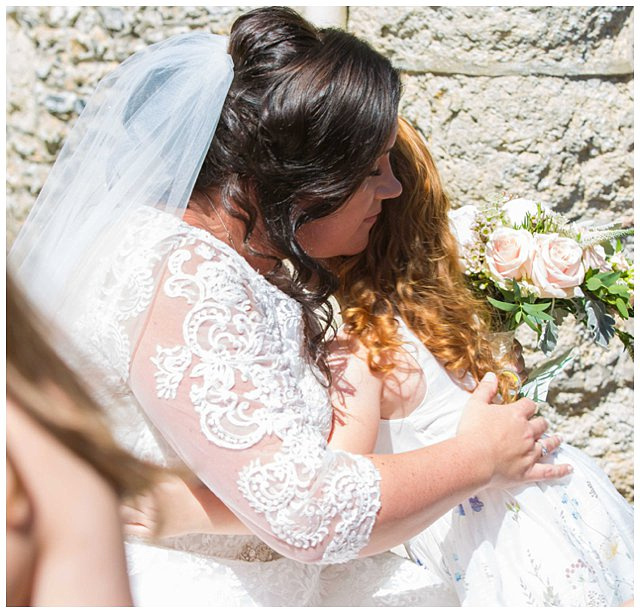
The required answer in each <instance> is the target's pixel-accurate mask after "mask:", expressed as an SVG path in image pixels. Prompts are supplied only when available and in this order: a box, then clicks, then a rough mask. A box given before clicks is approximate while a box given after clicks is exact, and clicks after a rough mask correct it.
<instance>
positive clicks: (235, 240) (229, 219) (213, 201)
mask: <svg viewBox="0 0 640 613" xmlns="http://www.w3.org/2000/svg"><path fill="white" fill-rule="evenodd" d="M183 221H184V222H186V223H188V224H189V225H190V226H194V227H196V228H200V229H202V230H205V231H207V232H209V234H212V235H213V236H215V237H216V238H217V239H218V240H220V241H222V242H223V243H225V244H227V245H229V247H231V248H232V249H233V250H234V251H236V252H237V253H239V254H240V255H241V256H242V257H243V258H244V259H245V260H247V262H248V263H249V265H250V266H251V267H252V268H254V269H255V270H257V271H258V272H259V273H261V274H266V273H268V272H269V271H271V270H273V268H274V266H275V264H276V263H275V262H274V260H273V259H271V258H268V257H258V256H256V255H254V254H253V253H251V249H249V247H251V248H252V249H253V250H254V251H257V252H259V253H268V252H269V249H268V247H267V246H266V245H264V244H263V240H261V239H262V235H263V233H262V232H261V231H260V229H259V228H256V229H255V231H254V232H253V234H252V236H251V240H250V241H249V244H247V243H245V242H244V235H245V226H244V223H243V222H242V221H241V220H240V219H236V218H235V217H233V216H232V215H230V214H229V213H228V212H227V210H226V209H225V208H224V207H223V206H222V205H221V204H220V201H219V198H218V197H217V195H216V194H215V193H214V194H212V193H208V194H207V193H205V192H199V191H195V192H194V193H193V195H192V196H191V199H190V200H189V204H188V206H187V209H186V211H185V213H184V216H183Z"/></svg>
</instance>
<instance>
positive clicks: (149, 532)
mask: <svg viewBox="0 0 640 613" xmlns="http://www.w3.org/2000/svg"><path fill="white" fill-rule="evenodd" d="M153 530H154V529H153V528H149V527H148V526H143V525H142V524H125V525H124V533H125V534H126V535H127V536H138V537H140V538H149V537H152V536H153V535H154V531H153Z"/></svg>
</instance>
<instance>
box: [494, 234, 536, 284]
mask: <svg viewBox="0 0 640 613" xmlns="http://www.w3.org/2000/svg"><path fill="white" fill-rule="evenodd" d="M533 253H534V240H533V235H532V234H531V233H530V232H527V230H514V229H513V228H498V229H497V230H494V231H493V233H492V234H491V236H490V237H489V242H488V243H487V248H486V261H487V266H488V267H489V270H490V271H491V275H492V276H493V277H494V278H496V279H497V280H498V281H504V280H506V279H515V280H516V281H519V280H520V279H522V277H524V276H529V275H530V273H531V260H532V257H533Z"/></svg>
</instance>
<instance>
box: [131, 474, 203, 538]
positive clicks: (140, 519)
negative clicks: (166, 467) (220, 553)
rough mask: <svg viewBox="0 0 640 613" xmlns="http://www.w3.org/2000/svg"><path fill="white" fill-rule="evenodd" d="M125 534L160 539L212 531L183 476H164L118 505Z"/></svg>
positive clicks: (200, 505) (201, 507)
mask: <svg viewBox="0 0 640 613" xmlns="http://www.w3.org/2000/svg"><path fill="white" fill-rule="evenodd" d="M120 513H121V517H122V519H123V521H124V529H125V534H127V535H129V536H137V537H140V538H143V539H161V538H167V537H171V536H181V535H183V534H192V533H196V532H211V530H212V526H211V519H210V518H209V517H208V515H207V513H206V511H205V510H204V508H203V506H202V504H201V503H200V502H199V500H198V498H197V497H196V496H195V495H194V493H193V490H192V488H190V487H189V486H188V485H187V484H186V483H185V482H184V481H183V480H182V479H180V478H179V477H175V476H171V475H169V476H167V477H166V478H163V480H162V481H160V482H158V483H156V484H155V485H154V487H153V490H152V491H151V492H149V493H146V494H143V495H140V496H137V497H135V498H132V499H129V500H127V501H126V503H125V504H122V505H121V507H120Z"/></svg>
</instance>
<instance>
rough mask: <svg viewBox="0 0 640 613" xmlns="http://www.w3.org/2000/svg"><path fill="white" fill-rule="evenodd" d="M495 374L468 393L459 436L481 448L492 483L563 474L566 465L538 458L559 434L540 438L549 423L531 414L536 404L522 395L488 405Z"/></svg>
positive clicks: (502, 484) (567, 470) (566, 471)
mask: <svg viewBox="0 0 640 613" xmlns="http://www.w3.org/2000/svg"><path fill="white" fill-rule="evenodd" d="M496 390H497V382H496V378H495V375H492V374H488V375H486V376H485V378H484V379H483V380H482V381H481V382H480V383H479V384H478V387H477V388H476V390H475V391H474V393H473V394H472V395H471V398H470V400H469V402H468V403H467V405H466V407H465V410H464V412H463V414H462V418H461V420H460V423H459V425H458V435H459V436H462V437H467V438H468V439H469V440H471V441H473V444H475V445H478V446H479V448H480V449H482V453H484V454H486V458H485V459H488V460H489V462H490V466H491V468H492V477H491V486H493V487H508V486H512V485H517V484H521V483H524V482H528V481H543V480H548V479H556V478H559V477H564V476H565V475H567V474H569V473H570V472H571V470H572V468H571V466H569V465H568V464H560V465H554V464H543V463H541V460H542V458H543V457H544V456H546V455H547V454H548V453H550V452H552V451H553V450H554V449H556V448H557V447H558V445H559V444H560V442H561V441H560V439H559V437H553V436H552V437H548V438H544V439H543V441H542V442H541V441H539V439H540V437H541V436H542V435H543V434H544V432H545V431H546V430H547V427H548V424H547V422H546V420H545V419H543V418H542V417H534V414H535V412H536V405H535V403H533V402H531V401H530V400H528V399H526V398H522V399H520V400H518V401H516V402H513V403H511V404H509V405H496V404H490V403H491V402H492V400H493V398H494V396H495V394H496Z"/></svg>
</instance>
